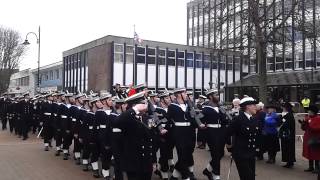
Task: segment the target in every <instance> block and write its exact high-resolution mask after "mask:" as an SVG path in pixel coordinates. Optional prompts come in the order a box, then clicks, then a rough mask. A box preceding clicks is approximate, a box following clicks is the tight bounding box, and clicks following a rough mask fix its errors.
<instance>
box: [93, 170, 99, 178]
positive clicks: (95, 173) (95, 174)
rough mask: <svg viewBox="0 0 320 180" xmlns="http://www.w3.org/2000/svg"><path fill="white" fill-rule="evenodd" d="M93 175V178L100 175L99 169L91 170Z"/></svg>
mask: <svg viewBox="0 0 320 180" xmlns="http://www.w3.org/2000/svg"><path fill="white" fill-rule="evenodd" d="M93 177H95V178H99V177H100V174H99V170H93Z"/></svg>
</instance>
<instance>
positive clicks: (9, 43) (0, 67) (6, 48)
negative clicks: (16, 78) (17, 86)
mask: <svg viewBox="0 0 320 180" xmlns="http://www.w3.org/2000/svg"><path fill="white" fill-rule="evenodd" d="M24 53H25V47H24V46H23V45H21V36H20V34H19V33H18V32H17V31H15V30H13V29H11V28H6V27H2V26H0V94H1V93H3V92H5V91H6V90H7V89H8V86H9V83H10V77H11V75H12V74H13V73H14V71H15V70H16V69H18V67H19V64H20V59H21V57H22V56H23V55H24Z"/></svg>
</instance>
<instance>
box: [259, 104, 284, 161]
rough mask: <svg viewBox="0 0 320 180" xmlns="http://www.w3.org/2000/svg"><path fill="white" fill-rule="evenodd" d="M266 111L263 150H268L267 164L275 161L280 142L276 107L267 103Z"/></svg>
mask: <svg viewBox="0 0 320 180" xmlns="http://www.w3.org/2000/svg"><path fill="white" fill-rule="evenodd" d="M266 109H267V113H266V116H265V118H264V124H263V131H262V133H263V137H262V138H263V142H264V144H263V146H264V148H263V150H264V152H268V161H267V163H268V164H274V163H275V162H276V155H277V152H278V151H280V143H279V138H278V130H277V127H278V126H279V117H278V115H277V113H276V109H277V108H276V107H275V106H273V105H269V106H267V107H266Z"/></svg>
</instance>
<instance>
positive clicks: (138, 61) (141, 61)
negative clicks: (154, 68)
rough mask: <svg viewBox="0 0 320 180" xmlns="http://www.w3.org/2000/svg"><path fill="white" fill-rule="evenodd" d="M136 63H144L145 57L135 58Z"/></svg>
mask: <svg viewBox="0 0 320 180" xmlns="http://www.w3.org/2000/svg"><path fill="white" fill-rule="evenodd" d="M137 63H143V64H144V63H145V57H144V56H137Z"/></svg>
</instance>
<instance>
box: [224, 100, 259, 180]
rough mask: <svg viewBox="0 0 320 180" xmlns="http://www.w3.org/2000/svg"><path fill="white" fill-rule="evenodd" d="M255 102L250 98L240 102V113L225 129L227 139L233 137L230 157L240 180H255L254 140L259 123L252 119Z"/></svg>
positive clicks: (254, 111)
mask: <svg viewBox="0 0 320 180" xmlns="http://www.w3.org/2000/svg"><path fill="white" fill-rule="evenodd" d="M256 104H257V102H256V101H255V100H254V99H253V98H252V97H245V98H243V99H241V101H240V107H241V111H240V113H239V115H238V116H236V117H234V118H233V120H232V122H231V124H230V126H228V128H227V136H226V137H227V138H229V137H230V136H234V137H233V138H234V141H233V145H232V157H233V159H234V161H235V163H236V166H237V169H238V173H239V177H240V180H255V167H256V164H255V163H256V161H255V155H256V148H257V145H256V139H257V136H258V133H259V131H260V129H259V123H258V121H257V120H256V119H254V118H253V115H254V114H256V111H257V110H256Z"/></svg>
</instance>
